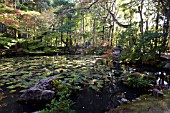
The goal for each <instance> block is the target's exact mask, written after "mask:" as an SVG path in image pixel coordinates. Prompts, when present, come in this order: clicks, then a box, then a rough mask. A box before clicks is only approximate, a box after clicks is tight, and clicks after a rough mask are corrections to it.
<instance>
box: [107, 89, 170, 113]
mask: <svg viewBox="0 0 170 113" xmlns="http://www.w3.org/2000/svg"><path fill="white" fill-rule="evenodd" d="M164 92H170V91H169V90H166V91H164ZM140 98H141V100H139V101H135V102H131V103H129V104H123V105H121V106H119V107H118V108H114V109H111V110H110V111H109V112H108V113H163V112H164V111H167V110H168V109H169V108H170V93H167V94H165V96H164V97H162V98H155V97H153V96H151V95H144V96H141V97H140ZM125 110H126V112H124V111H125Z"/></svg>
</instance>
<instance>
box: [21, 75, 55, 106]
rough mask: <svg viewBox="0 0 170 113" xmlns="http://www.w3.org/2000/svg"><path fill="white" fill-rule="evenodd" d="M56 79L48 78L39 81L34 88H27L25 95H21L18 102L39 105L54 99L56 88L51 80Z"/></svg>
mask: <svg viewBox="0 0 170 113" xmlns="http://www.w3.org/2000/svg"><path fill="white" fill-rule="evenodd" d="M54 79H57V78H55V77H49V78H46V79H43V80H40V82H38V83H37V84H36V85H35V86H33V87H31V88H29V89H28V90H27V91H26V92H25V93H23V94H22V95H21V96H20V98H19V99H18V102H23V103H32V102H33V103H35V102H37V103H41V102H47V101H50V100H52V99H53V98H54V97H55V90H56V86H55V85H54V84H53V82H52V80H54Z"/></svg>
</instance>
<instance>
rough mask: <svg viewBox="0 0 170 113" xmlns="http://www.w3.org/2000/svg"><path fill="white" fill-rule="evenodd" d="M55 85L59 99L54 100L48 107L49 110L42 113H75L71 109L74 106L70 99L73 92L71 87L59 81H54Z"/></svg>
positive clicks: (46, 109)
mask: <svg viewBox="0 0 170 113" xmlns="http://www.w3.org/2000/svg"><path fill="white" fill-rule="evenodd" d="M53 84H55V85H56V97H59V98H57V99H53V100H52V101H51V104H48V105H47V107H48V108H45V109H43V110H42V111H40V113H57V112H60V113H75V111H74V110H72V109H70V107H71V106H72V105H73V104H74V102H73V101H72V100H70V98H69V97H70V94H71V92H72V90H71V88H70V86H69V85H67V84H65V83H62V82H59V81H58V80H53Z"/></svg>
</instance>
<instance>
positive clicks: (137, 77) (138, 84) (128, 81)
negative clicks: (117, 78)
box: [121, 72, 156, 90]
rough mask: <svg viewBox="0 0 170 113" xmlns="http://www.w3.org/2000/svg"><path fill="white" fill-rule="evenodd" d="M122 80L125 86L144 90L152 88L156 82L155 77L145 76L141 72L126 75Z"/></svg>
mask: <svg viewBox="0 0 170 113" xmlns="http://www.w3.org/2000/svg"><path fill="white" fill-rule="evenodd" d="M121 79H122V80H123V83H124V84H125V85H127V86H129V87H132V88H138V89H143V90H145V89H148V88H150V87H151V84H153V83H154V82H155V80H156V79H155V77H152V75H145V74H142V73H139V72H135V73H132V74H127V73H126V74H125V75H123V76H122V78H121Z"/></svg>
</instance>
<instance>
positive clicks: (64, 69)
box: [0, 55, 153, 113]
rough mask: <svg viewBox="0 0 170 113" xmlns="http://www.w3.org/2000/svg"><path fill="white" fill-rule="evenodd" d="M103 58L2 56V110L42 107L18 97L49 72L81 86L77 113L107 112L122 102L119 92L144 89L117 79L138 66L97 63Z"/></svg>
mask: <svg viewBox="0 0 170 113" xmlns="http://www.w3.org/2000/svg"><path fill="white" fill-rule="evenodd" d="M100 58H101V57H100V56H76V55H74V56H36V57H13V58H1V59H0V112H3V113H23V112H27V113H29V112H35V111H38V110H40V109H42V106H40V107H37V106H35V105H34V104H33V105H24V104H19V103H17V99H18V98H19V96H20V95H21V94H22V93H23V92H25V91H26V90H27V89H28V88H30V87H32V86H34V85H35V84H36V83H37V82H38V81H40V80H42V79H44V78H47V77H50V76H59V77H60V78H61V80H63V81H66V82H68V83H69V82H70V81H72V79H70V78H74V80H75V81H76V87H78V89H79V92H77V93H76V94H74V95H72V100H73V101H74V102H75V104H74V105H73V106H72V109H74V110H75V111H76V113H104V112H105V111H107V110H109V109H110V108H113V107H117V106H118V105H120V103H119V98H118V97H119V96H122V95H124V96H125V97H126V99H128V100H132V99H134V98H137V97H139V95H141V94H143V93H144V92H141V91H137V90H134V89H131V88H128V87H126V86H124V85H122V84H119V83H116V81H117V79H118V78H119V76H120V75H121V74H122V73H125V72H127V71H129V72H132V71H135V70H136V69H135V68H130V67H127V66H125V65H121V66H120V67H119V68H115V67H113V66H112V67H110V66H106V65H99V64H95V61H96V59H100ZM142 71H144V70H142ZM61 73H62V74H61ZM148 73H153V72H148ZM68 76H69V77H68ZM113 78H114V79H113ZM43 107H44V106H43Z"/></svg>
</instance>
